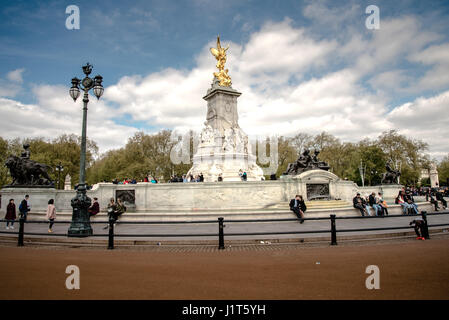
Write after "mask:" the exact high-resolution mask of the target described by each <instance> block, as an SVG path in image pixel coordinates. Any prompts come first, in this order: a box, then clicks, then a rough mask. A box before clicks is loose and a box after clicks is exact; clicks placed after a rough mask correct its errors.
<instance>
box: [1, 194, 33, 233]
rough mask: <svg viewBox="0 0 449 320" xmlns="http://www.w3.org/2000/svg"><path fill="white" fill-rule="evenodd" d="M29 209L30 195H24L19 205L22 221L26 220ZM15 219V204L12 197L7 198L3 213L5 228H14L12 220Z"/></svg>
mask: <svg viewBox="0 0 449 320" xmlns="http://www.w3.org/2000/svg"><path fill="white" fill-rule="evenodd" d="M30 210H31V202H30V196H29V195H26V196H25V198H24V199H23V200H22V201H21V202H20V205H19V212H20V216H21V217H22V218H23V219H24V221H26V219H27V215H28V212H29V211H30ZM16 219H17V214H16V204H15V203H14V199H9V202H8V205H7V207H6V215H5V220H6V229H7V230H8V229H14V221H15V220H16Z"/></svg>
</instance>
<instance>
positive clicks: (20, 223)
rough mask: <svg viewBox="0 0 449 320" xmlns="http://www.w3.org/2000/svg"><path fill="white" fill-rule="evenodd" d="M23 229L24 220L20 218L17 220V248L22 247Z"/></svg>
mask: <svg viewBox="0 0 449 320" xmlns="http://www.w3.org/2000/svg"><path fill="white" fill-rule="evenodd" d="M24 228H25V218H24V217H23V216H22V217H20V220H19V239H18V242H17V246H18V247H23V231H24Z"/></svg>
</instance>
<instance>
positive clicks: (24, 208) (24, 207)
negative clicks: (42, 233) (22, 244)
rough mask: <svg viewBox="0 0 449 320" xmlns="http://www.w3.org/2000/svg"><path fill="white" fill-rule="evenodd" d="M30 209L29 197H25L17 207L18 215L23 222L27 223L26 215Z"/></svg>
mask: <svg viewBox="0 0 449 320" xmlns="http://www.w3.org/2000/svg"><path fill="white" fill-rule="evenodd" d="M30 209H31V203H30V196H29V195H26V196H25V199H23V200H22V202H21V203H20V206H19V211H20V215H21V216H22V217H23V220H24V221H27V215H28V212H29V211H30Z"/></svg>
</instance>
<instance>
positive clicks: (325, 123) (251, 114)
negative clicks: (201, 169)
mask: <svg viewBox="0 0 449 320" xmlns="http://www.w3.org/2000/svg"><path fill="white" fill-rule="evenodd" d="M308 10H309V11H308V14H309V16H310V17H312V16H314V14H315V15H316V14H318V13H319V11H312V7H310V8H309V9H308ZM314 12H315V13H314ZM351 14H352V13H351ZM236 20H238V18H236ZM237 22H238V21H237ZM438 39H440V37H439V35H437V34H434V33H430V32H427V31H425V30H422V29H421V26H420V24H419V21H418V20H417V19H416V18H413V17H400V18H396V19H390V20H387V19H385V20H382V24H381V29H380V30H378V31H376V32H375V33H372V34H370V36H368V37H367V36H366V34H364V33H362V32H355V33H351V35H350V36H349V37H347V39H346V41H344V40H343V38H340V39H339V40H338V41H337V40H332V39H331V40H326V39H325V38H321V39H319V40H317V38H316V37H314V36H312V35H311V34H310V33H309V31H308V30H307V29H304V28H295V27H293V25H292V21H290V20H289V19H286V20H284V21H282V22H279V23H275V22H269V23H266V24H265V25H264V26H263V27H262V28H261V29H260V30H259V31H257V32H255V33H252V34H251V35H250V37H249V41H248V43H246V44H244V45H242V46H241V45H238V44H235V43H228V41H226V39H221V40H222V45H224V46H227V45H228V44H230V49H229V51H228V62H227V68H229V74H230V75H231V77H232V81H233V87H234V88H235V89H237V90H239V91H241V92H242V96H241V97H240V98H239V104H238V110H239V117H240V120H239V122H240V125H241V127H242V128H243V130H244V131H246V132H247V133H248V134H251V135H260V136H264V135H273V134H277V135H290V134H294V133H297V132H308V133H312V134H316V133H319V132H321V131H323V130H326V131H328V132H330V133H331V134H334V135H336V136H337V137H339V138H340V139H341V140H343V141H359V140H360V139H362V138H364V137H370V138H375V137H376V136H378V135H379V134H380V133H381V132H383V131H385V130H389V129H399V130H400V132H401V133H404V134H408V135H410V136H413V137H416V138H419V139H423V140H425V141H427V142H429V143H430V144H431V152H432V154H433V155H436V156H440V155H444V154H446V153H447V152H448V151H447V150H448V147H447V145H448V142H449V141H448V138H447V136H448V133H449V132H448V131H445V130H447V129H445V128H446V127H447V124H448V123H449V112H448V111H447V110H448V107H449V105H448V102H447V99H448V92H449V91H446V92H444V93H441V94H438V95H437V96H436V97H433V98H419V99H416V100H414V101H412V102H410V103H408V104H403V105H401V106H399V107H397V108H394V109H393V110H392V111H389V110H388V107H387V106H388V103H389V101H390V100H391V99H392V98H396V97H395V94H397V92H400V90H403V91H407V90H411V89H410V88H413V90H416V86H417V84H419V83H420V81H424V80H425V79H426V77H430V76H431V75H430V74H426V75H424V77H423V78H422V79H419V78H418V79H414V78H412V77H410V75H409V74H408V73H407V72H406V71H404V70H403V69H401V68H399V65H400V64H401V63H402V62H404V60H405V59H409V60H408V61H409V62H410V63H418V64H420V65H426V66H430V67H431V68H432V69H433V71H434V74H439V75H440V76H441V77H442V74H444V73H445V71H446V70H447V68H445V67H446V66H447V61H448V59H447V53H442V52H443V51H444V50H443V49H445V48H446V46H447V44H440V45H438V46H436V45H432V42H434V41H436V40H438ZM211 46H215V41H214V40H211V42H210V43H208V44H207V45H205V46H204V47H203V48H202V49H201V50H200V52H199V53H198V55H197V56H196V57H195V61H196V66H195V67H194V68H192V69H191V70H177V69H165V70H162V71H160V72H155V73H152V74H149V75H133V76H125V77H123V78H121V79H120V80H119V81H118V82H117V83H116V84H114V85H111V86H109V87H107V88H106V90H105V93H104V95H103V97H102V99H101V100H100V101H99V102H97V101H96V99H91V100H92V101H91V102H90V103H89V115H88V121H89V123H88V136H89V138H91V139H93V140H95V141H97V142H98V143H99V145H100V149H101V151H102V152H104V151H105V150H107V149H110V148H118V147H121V146H123V145H124V144H125V143H126V140H127V138H128V137H129V136H131V135H132V134H133V133H134V132H135V131H136V129H135V128H133V127H132V126H126V125H120V124H117V121H118V119H120V118H122V117H128V116H129V117H130V118H131V119H132V120H133V121H139V122H146V123H148V125H149V126H156V127H161V128H169V129H175V130H179V131H183V130H185V129H194V130H196V131H199V130H201V128H202V126H203V122H204V121H205V115H206V102H205V101H204V100H203V99H202V97H203V96H204V95H205V94H206V91H207V89H208V88H209V87H210V83H211V81H212V77H213V75H212V73H213V72H214V71H215V70H214V69H215V63H216V61H215V59H214V58H213V56H212V55H211V54H210V52H209V47H211ZM428 46H430V47H428ZM444 52H448V51H447V50H446V51H444ZM335 58H338V59H342V58H343V59H342V60H340V64H338V65H333V64H332V65H331V62H333V61H335ZM343 62H344V63H343ZM20 75H21V72H17V74H16V79H21V76H20ZM12 77H14V75H13V76H12ZM366 79H368V80H366ZM435 79H443V78H438V77H435ZM366 81H368V82H366ZM435 81H436V80H435ZM445 81H446V80H444V81H440V82H439V85H443V84H444V83H446V82H445ZM367 83H369V84H370V85H371V87H372V88H373V89H374V91H377V92H376V94H373V90H370V91H369V90H368V89H367V87H368V86H367ZM32 92H33V94H34V95H35V97H36V100H37V102H36V104H35V105H24V104H21V103H20V102H17V101H14V100H11V99H1V100H0V128H1V129H0V130H2V131H1V133H0V134H1V135H2V136H5V135H6V136H7V137H13V136H36V135H39V136H42V135H44V136H48V137H53V136H57V135H59V134H61V133H65V132H67V133H68V132H70V133H77V134H78V133H79V132H80V126H81V104H82V102H81V101H80V100H81V99H79V101H77V103H76V104H74V103H73V102H72V101H71V100H70V98H69V96H68V88H67V87H65V86H49V85H40V86H34V87H33V88H32ZM113 106H114V107H113ZM131 123H132V122H131ZM435 130H437V132H441V133H442V134H441V136H438V137H436V133H435Z"/></svg>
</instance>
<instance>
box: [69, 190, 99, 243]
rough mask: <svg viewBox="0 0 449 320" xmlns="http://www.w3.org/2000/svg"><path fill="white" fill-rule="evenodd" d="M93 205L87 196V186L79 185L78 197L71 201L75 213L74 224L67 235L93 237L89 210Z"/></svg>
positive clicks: (73, 216) (73, 214) (73, 213)
mask: <svg viewBox="0 0 449 320" xmlns="http://www.w3.org/2000/svg"><path fill="white" fill-rule="evenodd" d="M91 204H92V200H91V199H90V198H89V197H88V196H87V195H86V185H85V184H82V185H78V187H77V190H76V196H75V198H73V199H72V201H71V205H72V208H73V212H72V223H71V224H70V227H69V231H68V233H67V235H68V236H69V237H88V236H91V235H92V233H93V232H92V227H91V226H90V216H89V212H88V210H87V209H88V208H89V207H90V206H91Z"/></svg>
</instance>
